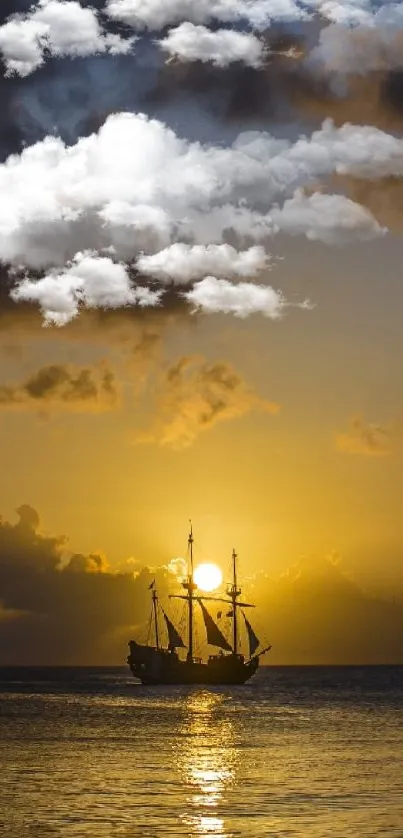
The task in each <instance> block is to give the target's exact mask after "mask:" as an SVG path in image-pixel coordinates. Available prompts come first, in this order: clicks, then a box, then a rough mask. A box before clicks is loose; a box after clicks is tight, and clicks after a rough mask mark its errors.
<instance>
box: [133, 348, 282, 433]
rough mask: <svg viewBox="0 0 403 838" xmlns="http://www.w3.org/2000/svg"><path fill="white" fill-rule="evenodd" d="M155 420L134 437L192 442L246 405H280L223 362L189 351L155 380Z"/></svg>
mask: <svg viewBox="0 0 403 838" xmlns="http://www.w3.org/2000/svg"><path fill="white" fill-rule="evenodd" d="M155 389H156V410H155V412H156V415H157V417H158V418H157V420H156V421H155V422H154V423H153V424H152V427H151V429H149V430H147V431H146V432H140V433H136V435H135V437H134V438H135V441H136V442H158V443H159V444H160V445H165V446H169V447H173V448H184V447H187V446H188V445H191V444H192V443H193V442H194V441H195V439H196V438H197V437H198V436H199V434H200V433H202V432H203V431H207V430H209V429H210V428H212V427H214V426H215V425H216V424H217V423H219V422H224V421H228V420H229V419H233V418H236V417H240V416H244V415H245V414H247V413H249V412H250V411H251V410H259V411H264V412H266V413H277V411H278V410H279V405H278V404H276V403H274V402H270V401H267V400H266V399H262V398H260V396H257V395H256V393H254V392H253V390H251V389H250V388H249V387H248V386H247V384H246V383H245V381H244V380H243V378H241V376H240V375H238V373H236V372H235V370H234V369H233V368H232V367H231V366H230V365H229V364H227V363H226V362H224V361H220V362H214V363H209V362H208V361H206V360H205V359H204V358H202V357H199V356H195V355H193V356H192V355H190V356H185V357H182V358H180V359H179V361H177V362H176V363H175V364H173V365H172V366H170V367H169V368H168V369H167V370H165V371H164V372H163V373H162V374H161V376H160V378H159V381H157V382H156V388H155Z"/></svg>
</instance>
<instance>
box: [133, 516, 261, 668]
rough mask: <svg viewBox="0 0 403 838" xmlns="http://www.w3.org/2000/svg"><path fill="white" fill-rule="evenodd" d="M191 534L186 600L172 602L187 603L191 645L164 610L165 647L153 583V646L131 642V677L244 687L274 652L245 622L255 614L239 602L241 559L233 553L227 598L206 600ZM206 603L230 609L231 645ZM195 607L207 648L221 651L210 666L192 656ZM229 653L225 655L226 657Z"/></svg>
mask: <svg viewBox="0 0 403 838" xmlns="http://www.w3.org/2000/svg"><path fill="white" fill-rule="evenodd" d="M193 545H194V538H193V529H192V525H190V532H189V537H188V568H187V570H188V572H187V575H186V578H185V579H184V581H183V582H182V587H183V590H184V593H183V594H171V595H170V599H181V600H185V601H186V603H187V616H188V620H187V638H186V640H187V642H186V643H185V642H184V640H183V638H182V636H181V633H180V632H179V631H178V630H177V628H176V627H175V625H174V623H173V622H172V620H171V619H170V617H169V616H168V614H167V613H166V611H165V610H164V609H163V608H161V611H162V614H163V617H164V622H165V627H166V632H167V635H168V646H167V647H166V648H165V647H164V646H163V645H162V644H161V632H160V625H159V617H158V608H159V598H158V594H157V590H156V585H155V581H154V582H153V583H152V584H151V586H150V587H151V589H152V618H153V622H154V634H155V646H149V645H146V646H144V645H141V644H140V643H137V642H136V641H134V640H132V641H130V643H129V648H130V654H129V657H128V664H129V666H130V669H131V671H132V673H133V675H134V676H135V677H137V678H139V679H140V680H141V681H142V683H144V684H242V683H245V681H247V680H249V678H251V677H252V675H254V673H255V672H256V670H257V668H258V666H259V658H260V657H261V656H262V655H263V654H265V652H267V651H269V649H270V648H271V647H270V646H267V647H266V648H262V649H261V650H260V651H258V650H259V647H260V645H261V644H260V640H259V638H258V637H257V635H256V634H255V632H254V630H253V628H252V625H251V623H250V622H249V620H248V619H247V617H246V614H245V612H244V609H246V608H254V605H252V604H251V603H248V602H241V601H240V599H239V597H240V596H241V593H242V590H241V588H240V587H238V580H237V558H238V556H237V553H236V552H235V550H233V551H232V583H231V584H230V585H229V586H228V588H227V591H226V596H225V597H223V596H217V597H215V596H203V595H202V594H201V593H200V592H199V591H198V588H197V585H196V583H195V581H194V559H193ZM205 602H219V603H224V604H225V605H226V606H227V607H228V606H230V611H229V612H228V613H227V616H228V617H230V618H231V620H232V643H230V642H229V641H228V640H227V638H226V637H225V635H224V634H223V632H222V631H221V629H220V628H219V626H218V625H217V623H216V622H215V620H214V619H213V617H212V616H211V614H210V612H209V611H208V609H207V607H206V605H205ZM195 604H197V605H198V606H199V607H200V610H201V614H202V617H203V621H204V627H205V631H206V638H207V643H208V644H209V645H211V646H214V647H215V648H218V649H220V652H219V654H218V655H217V654H214V655H209V658H208V660H207V662H203V661H202V660H201V659H200V658H198V657H195V655H194V636H195V619H194V618H195ZM239 612H241V614H242V617H243V620H244V624H245V629H246V634H247V638H248V646H249V657H248V659H247V660H245V657H244V655H243V654H241V652H240V651H239ZM185 648H187V653H186V658H185V660H183V659H181V658H180V657H179V654H178V651H177V650H178V649H185ZM224 653H226V654H224Z"/></svg>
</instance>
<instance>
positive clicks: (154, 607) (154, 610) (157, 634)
mask: <svg viewBox="0 0 403 838" xmlns="http://www.w3.org/2000/svg"><path fill="white" fill-rule="evenodd" d="M152 600H153V612H154V629H155V645H156V647H157V650H159V648H160V639H159V631H158V610H157V606H158V594H157V591H156V588H155V585H154V586H153V593H152Z"/></svg>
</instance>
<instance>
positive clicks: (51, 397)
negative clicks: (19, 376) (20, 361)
mask: <svg viewBox="0 0 403 838" xmlns="http://www.w3.org/2000/svg"><path fill="white" fill-rule="evenodd" d="M117 400H118V388H117V384H116V381H115V376H114V374H113V373H112V372H111V370H110V369H109V368H108V367H107V366H106V365H105V364H100V365H98V367H93V368H90V367H82V368H75V367H72V366H66V365H63V364H49V365H47V366H45V367H42V368H41V369H39V370H38V371H37V372H35V373H34V374H33V375H31V376H29V378H27V379H26V380H25V381H24V382H22V383H20V384H13V385H7V384H2V385H0V409H2V408H3V409H4V408H10V409H14V410H15V409H21V408H30V407H34V408H49V407H52V408H54V407H58V408H62V409H64V410H85V411H87V410H108V409H111V408H113V407H114V406H116V403H117Z"/></svg>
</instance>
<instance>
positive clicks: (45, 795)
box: [0, 667, 403, 838]
mask: <svg viewBox="0 0 403 838" xmlns="http://www.w3.org/2000/svg"><path fill="white" fill-rule="evenodd" d="M402 708H403V667H348V668H342V667H299V668H298V667H273V668H271V667H267V668H262V669H261V671H260V672H259V673H258V675H257V676H255V678H254V679H253V680H252V681H251V682H250V683H249V684H246V685H245V686H242V687H221V688H218V687H215V688H198V687H158V688H155V687H153V688H151V687H144V686H141V685H139V684H137V683H136V682H135V681H134V680H133V679H132V677H131V675H130V673H129V672H128V670H126V669H123V668H103V669H101V668H97V669H95V668H63V669H57V668H48V669H39V668H18V669H13V668H8V669H1V670H0V710H1V715H0V834H1V836H2V838H25V836H26V838H31V836H32V838H34V836H35V838H42V836H43V838H59V836H60V837H61V836H63V838H64V836H66V838H73V836H74V838H113V837H114V836H122V838H138V837H140V836H141V838H154V836H161V838H163V836H178V837H179V836H210V838H211V836H221V838H235V836H243V837H244V838H247V836H251V838H260V837H262V838H263V836H264V838H389V836H390V838H392V836H396V838H403V718H402Z"/></svg>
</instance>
